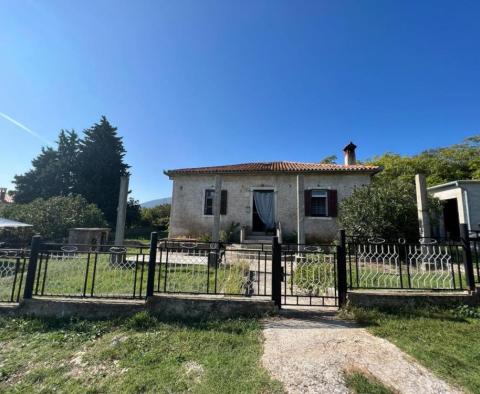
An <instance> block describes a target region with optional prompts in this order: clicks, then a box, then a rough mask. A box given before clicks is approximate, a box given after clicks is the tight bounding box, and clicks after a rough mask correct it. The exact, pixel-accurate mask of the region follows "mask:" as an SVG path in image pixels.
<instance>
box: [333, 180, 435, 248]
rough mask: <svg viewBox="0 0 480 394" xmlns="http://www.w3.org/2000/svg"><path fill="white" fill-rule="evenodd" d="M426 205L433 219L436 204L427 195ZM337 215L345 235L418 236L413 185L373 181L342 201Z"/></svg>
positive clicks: (390, 237) (410, 238) (406, 237)
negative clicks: (427, 202) (427, 203)
mask: <svg viewBox="0 0 480 394" xmlns="http://www.w3.org/2000/svg"><path fill="white" fill-rule="evenodd" d="M429 205H430V210H431V218H432V220H434V218H435V217H436V215H435V214H436V213H438V209H439V203H438V201H437V200H435V199H433V198H430V200H429ZM339 218H340V222H341V224H342V226H343V228H345V230H346V232H347V234H348V235H356V236H365V237H374V236H379V237H382V238H385V239H398V238H405V239H409V240H414V239H416V238H418V236H419V228H418V218H417V206H416V196H415V187H414V185H413V184H412V183H411V182H405V181H402V180H395V181H391V182H384V181H381V180H376V181H375V182H373V183H372V184H371V185H368V186H363V187H360V188H357V189H356V190H355V191H354V192H353V194H352V195H351V196H350V197H348V198H346V199H344V200H343V201H342V202H341V205H340V217H339Z"/></svg>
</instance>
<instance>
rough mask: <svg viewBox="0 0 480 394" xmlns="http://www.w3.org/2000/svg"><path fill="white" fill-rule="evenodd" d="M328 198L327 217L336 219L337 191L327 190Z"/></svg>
mask: <svg viewBox="0 0 480 394" xmlns="http://www.w3.org/2000/svg"><path fill="white" fill-rule="evenodd" d="M327 197H328V216H332V217H336V216H337V211H338V209H337V205H338V204H337V191H336V190H327Z"/></svg>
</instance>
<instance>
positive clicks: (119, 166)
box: [75, 116, 129, 225]
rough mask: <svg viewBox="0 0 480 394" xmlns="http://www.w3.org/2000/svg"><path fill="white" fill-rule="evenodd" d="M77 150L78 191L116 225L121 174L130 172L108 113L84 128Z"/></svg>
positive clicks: (120, 141) (121, 143) (120, 140)
mask: <svg viewBox="0 0 480 394" xmlns="http://www.w3.org/2000/svg"><path fill="white" fill-rule="evenodd" d="M84 133H85V135H84V138H83V139H82V140H81V141H80V151H79V154H78V160H77V162H78V167H77V169H76V172H77V185H76V188H75V189H76V192H77V193H79V194H81V195H82V196H83V197H85V198H86V199H87V201H89V202H91V203H95V204H96V205H97V206H98V207H99V208H100V209H101V210H102V211H103V213H104V215H105V218H106V219H107V221H108V222H109V223H110V225H114V223H115V219H116V214H117V204H118V195H119V187H120V177H121V176H123V175H128V168H129V166H128V165H127V164H126V163H125V162H124V157H125V149H124V147H123V142H122V138H121V137H119V136H118V134H117V128H116V127H113V126H112V125H111V124H110V123H109V121H108V120H107V118H106V117H105V116H102V118H101V119H100V122H99V123H96V124H94V125H93V126H92V127H91V128H89V129H87V130H85V131H84Z"/></svg>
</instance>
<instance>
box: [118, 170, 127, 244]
mask: <svg viewBox="0 0 480 394" xmlns="http://www.w3.org/2000/svg"><path fill="white" fill-rule="evenodd" d="M127 198H128V176H122V177H120V193H119V195H118V207H117V226H116V227H115V245H123V241H124V238H125V220H126V218H127Z"/></svg>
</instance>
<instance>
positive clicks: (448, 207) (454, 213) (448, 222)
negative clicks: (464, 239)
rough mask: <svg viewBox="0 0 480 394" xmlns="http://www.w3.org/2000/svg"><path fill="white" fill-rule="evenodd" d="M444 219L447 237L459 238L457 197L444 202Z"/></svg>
mask: <svg viewBox="0 0 480 394" xmlns="http://www.w3.org/2000/svg"><path fill="white" fill-rule="evenodd" d="M443 220H444V224H445V235H446V237H447V238H450V239H459V238H460V221H459V219H458V202H457V199H456V198H452V199H450V200H445V202H444V203H443Z"/></svg>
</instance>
